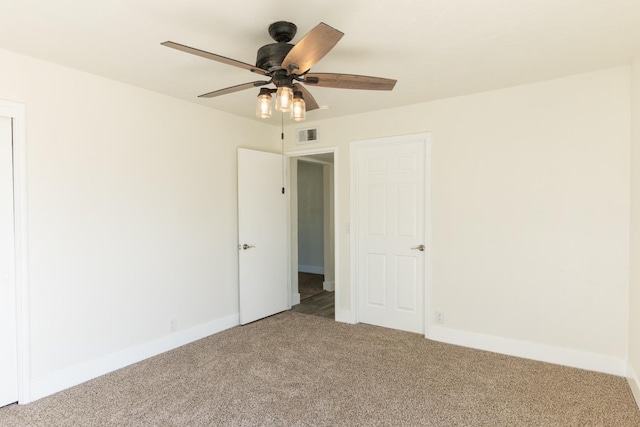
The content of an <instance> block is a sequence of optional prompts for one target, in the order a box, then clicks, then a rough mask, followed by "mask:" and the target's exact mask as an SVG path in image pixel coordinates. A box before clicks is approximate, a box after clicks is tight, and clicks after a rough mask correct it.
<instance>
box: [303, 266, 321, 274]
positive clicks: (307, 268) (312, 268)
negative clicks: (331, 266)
mask: <svg viewBox="0 0 640 427" xmlns="http://www.w3.org/2000/svg"><path fill="white" fill-rule="evenodd" d="M298 271H299V272H300V273H312V274H324V266H318V265H298Z"/></svg>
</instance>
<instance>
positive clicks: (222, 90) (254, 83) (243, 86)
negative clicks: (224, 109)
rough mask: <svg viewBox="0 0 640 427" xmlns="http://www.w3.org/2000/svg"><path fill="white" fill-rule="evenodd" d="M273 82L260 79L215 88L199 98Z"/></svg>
mask: <svg viewBox="0 0 640 427" xmlns="http://www.w3.org/2000/svg"><path fill="white" fill-rule="evenodd" d="M269 83H271V81H261V80H258V81H256V82H249V83H244V84H241V85H236V86H231V87H228V88H225V89H220V90H215V91H213V92H209V93H205V94H203V95H199V96H198V98H213V97H215V96H220V95H226V94H228V93H233V92H239V91H241V90H245V89H251V88H254V87H259V86H264V85H267V84H269Z"/></svg>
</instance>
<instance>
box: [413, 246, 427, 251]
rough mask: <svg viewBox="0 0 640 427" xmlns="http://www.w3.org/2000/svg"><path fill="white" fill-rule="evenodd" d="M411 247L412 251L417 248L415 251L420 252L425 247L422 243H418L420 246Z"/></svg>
mask: <svg viewBox="0 0 640 427" xmlns="http://www.w3.org/2000/svg"><path fill="white" fill-rule="evenodd" d="M411 249H413V250H414V251H416V250H417V251H420V252H424V249H425V247H424V245H420V246H416V247H415V248H411Z"/></svg>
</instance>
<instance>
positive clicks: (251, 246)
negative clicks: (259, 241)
mask: <svg viewBox="0 0 640 427" xmlns="http://www.w3.org/2000/svg"><path fill="white" fill-rule="evenodd" d="M250 248H255V246H253V245H247V244H246V243H245V244H244V245H242V249H244V250H245V251H246V250H247V249H250Z"/></svg>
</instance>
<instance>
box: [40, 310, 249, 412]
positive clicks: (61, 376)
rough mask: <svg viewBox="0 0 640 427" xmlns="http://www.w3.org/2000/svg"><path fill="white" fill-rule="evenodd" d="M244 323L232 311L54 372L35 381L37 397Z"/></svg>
mask: <svg viewBox="0 0 640 427" xmlns="http://www.w3.org/2000/svg"><path fill="white" fill-rule="evenodd" d="M239 324H240V315H239V314H238V313H236V314H232V315H229V316H226V317H222V318H220V319H216V320H213V321H211V322H207V323H204V324H202V325H198V326H194V327H193V328H189V329H185V330H181V331H177V332H174V333H171V334H168V335H165V336H163V337H160V338H158V339H155V340H153V341H150V342H147V343H144V344H139V345H136V346H133V347H130V348H127V349H125V350H122V351H119V352H117V353H113V354H110V355H108V356H104V357H101V358H98V359H94V360H89V361H86V362H83V363H81V364H79V365H75V366H71V367H69V368H66V369H63V370H60V371H58V372H54V373H52V374H50V375H47V376H45V377H42V378H38V379H36V380H34V381H33V383H32V390H31V397H32V399H33V400H37V399H41V398H43V397H46V396H49V395H52V394H54V393H57V392H59V391H62V390H65V389H67V388H70V387H73V386H76V385H78V384H82V383H84V382H86V381H89V380H92V379H94V378H97V377H99V376H101V375H105V374H108V373H110V372H113V371H116V370H118V369H121V368H124V367H125V366H129V365H132V364H134V363H137V362H140V361H142V360H145V359H148V358H150V357H153V356H156V355H158V354H161V353H164V352H167V351H170V350H173V349H175V348H178V347H181V346H183V345H185V344H189V343H191V342H194V341H197V340H199V339H202V338H206V337H208V336H210V335H214V334H216V333H218V332H222V331H224V330H226V329H229V328H232V327H234V326H237V325H239Z"/></svg>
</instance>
